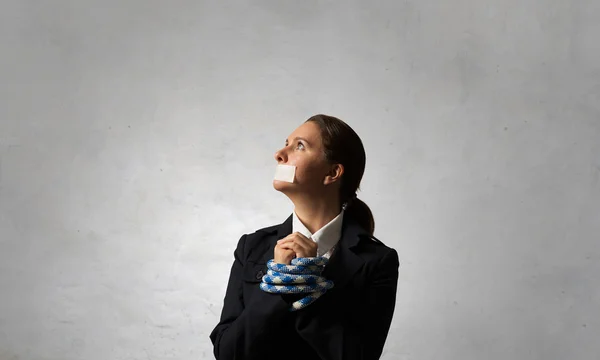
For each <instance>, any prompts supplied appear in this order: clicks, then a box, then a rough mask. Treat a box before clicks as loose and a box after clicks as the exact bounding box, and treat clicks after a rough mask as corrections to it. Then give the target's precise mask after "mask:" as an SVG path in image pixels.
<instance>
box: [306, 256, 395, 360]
mask: <svg viewBox="0 0 600 360" xmlns="http://www.w3.org/2000/svg"><path fill="white" fill-rule="evenodd" d="M399 266H400V264H399V261H398V253H397V252H396V250H394V249H390V251H389V252H388V253H387V254H386V255H384V256H383V257H382V259H381V260H380V261H379V263H378V265H377V266H376V268H375V270H374V273H373V276H372V277H370V280H369V284H368V285H367V288H366V292H365V294H364V296H363V297H362V301H361V304H360V308H359V309H355V312H356V314H357V316H356V317H355V316H353V317H352V318H354V319H351V317H349V316H344V315H343V314H340V313H339V312H336V311H335V309H332V310H330V311H329V310H328V312H327V313H326V314H324V315H322V316H314V315H315V314H314V313H311V309H310V308H311V306H312V305H311V306H308V307H307V308H306V309H304V310H309V311H304V312H303V313H302V314H300V312H299V314H298V317H297V318H296V330H297V331H298V333H299V334H300V336H301V337H302V338H304V340H305V341H306V342H307V343H308V344H309V345H310V346H312V348H313V349H314V350H315V351H316V352H317V353H318V354H319V356H320V358H321V359H322V360H341V359H343V360H376V359H379V358H380V356H381V353H382V351H383V346H384V344H385V341H386V338H387V335H388V331H389V329H390V325H391V322H392V317H393V315H394V308H395V305H396V290H397V287H398V268H399ZM317 302H318V300H317ZM314 310H315V311H318V310H317V309H316V307H315V309H314ZM351 311H352V309H351ZM356 318H359V319H361V320H358V322H357V321H356V320H355V319H356Z"/></svg>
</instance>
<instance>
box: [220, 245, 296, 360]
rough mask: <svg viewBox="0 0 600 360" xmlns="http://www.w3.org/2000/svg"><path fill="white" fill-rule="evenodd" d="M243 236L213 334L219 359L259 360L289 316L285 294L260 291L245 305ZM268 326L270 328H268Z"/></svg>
mask: <svg viewBox="0 0 600 360" xmlns="http://www.w3.org/2000/svg"><path fill="white" fill-rule="evenodd" d="M246 237H247V235H243V236H242V237H241V238H240V240H239V242H238V245H237V248H236V249H235V251H234V262H233V265H232V266H231V272H230V275H229V283H228V284H227V291H226V293H225V299H224V301H223V310H222V312H221V318H220V321H219V323H218V324H217V326H216V327H215V328H214V330H213V331H212V332H211V334H210V339H211V341H212V343H213V346H214V355H215V358H216V359H217V360H233V359H254V358H258V357H259V356H260V355H261V353H260V351H263V350H264V349H265V348H268V346H265V344H266V340H267V339H268V337H269V335H270V332H269V331H273V330H276V329H277V326H273V325H276V324H278V323H279V322H281V321H283V320H284V319H285V317H286V316H289V310H288V309H289V304H288V302H286V301H285V300H284V299H283V298H282V297H281V295H278V294H270V293H267V292H264V291H257V292H255V294H254V295H253V296H252V297H251V298H250V299H249V300H248V302H247V303H246V306H244V299H243V292H242V288H243V276H242V275H243V269H244V264H245V251H244V247H245V242H246ZM267 324H268V326H267Z"/></svg>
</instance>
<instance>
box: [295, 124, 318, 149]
mask: <svg viewBox="0 0 600 360" xmlns="http://www.w3.org/2000/svg"><path fill="white" fill-rule="evenodd" d="M296 136H299V137H303V138H305V139H306V140H308V142H310V143H311V144H312V145H317V146H318V145H320V144H321V129H320V128H319V125H317V124H315V123H314V122H312V121H309V122H305V123H303V124H302V125H300V126H298V127H297V128H296V130H294V131H293V132H292V133H291V134H290V136H289V138H288V139H289V140H290V141H291V140H293V139H294V138H295V137H296Z"/></svg>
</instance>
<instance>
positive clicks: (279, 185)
mask: <svg viewBox="0 0 600 360" xmlns="http://www.w3.org/2000/svg"><path fill="white" fill-rule="evenodd" d="M273 188H274V189H275V190H277V191H281V192H283V193H286V192H288V191H289V190H292V189H293V188H294V184H293V183H289V182H287V181H281V180H273Z"/></svg>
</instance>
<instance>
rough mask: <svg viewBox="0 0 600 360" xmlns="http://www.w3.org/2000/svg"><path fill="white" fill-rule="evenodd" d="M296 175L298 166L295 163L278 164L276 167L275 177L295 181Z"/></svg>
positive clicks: (290, 181)
mask: <svg viewBox="0 0 600 360" xmlns="http://www.w3.org/2000/svg"><path fill="white" fill-rule="evenodd" d="M295 175H296V167H295V166H294V165H283V164H278V165H277V168H276V169H275V178H274V179H275V180H280V181H286V182H289V183H293V182H294V176H295Z"/></svg>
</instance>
